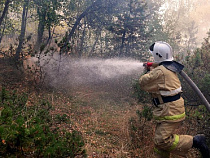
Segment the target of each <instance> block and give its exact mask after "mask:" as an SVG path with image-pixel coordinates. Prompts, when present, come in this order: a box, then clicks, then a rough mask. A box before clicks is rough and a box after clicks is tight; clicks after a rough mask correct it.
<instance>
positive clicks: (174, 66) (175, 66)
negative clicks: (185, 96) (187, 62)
mask: <svg viewBox="0 0 210 158" xmlns="http://www.w3.org/2000/svg"><path fill="white" fill-rule="evenodd" d="M161 64H162V65H163V66H164V67H166V68H167V69H169V70H171V71H173V72H178V73H179V74H180V75H181V76H182V77H183V78H184V80H185V81H186V82H187V83H188V84H189V85H190V86H191V88H192V89H193V90H194V92H195V93H196V94H197V95H198V97H199V98H200V99H201V101H202V102H203V104H204V105H205V107H206V109H207V110H208V111H209V112H210V104H209V102H208V100H207V99H206V98H205V96H204V95H203V93H202V92H201V91H200V89H199V88H198V87H197V85H196V84H195V83H194V82H193V81H192V80H191V79H190V77H189V76H188V75H187V74H186V73H185V72H184V71H183V68H184V66H183V65H182V64H180V63H178V62H176V61H170V62H163V63H161ZM152 65H153V63H152V62H147V63H144V64H143V66H144V67H146V69H147V70H149V69H150V67H151V66H152Z"/></svg>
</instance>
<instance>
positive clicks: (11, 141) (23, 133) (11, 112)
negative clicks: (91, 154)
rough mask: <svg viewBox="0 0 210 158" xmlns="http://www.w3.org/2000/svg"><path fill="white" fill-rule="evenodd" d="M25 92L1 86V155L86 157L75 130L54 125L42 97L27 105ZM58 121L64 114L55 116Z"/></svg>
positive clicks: (81, 141) (47, 106) (81, 140)
mask: <svg viewBox="0 0 210 158" xmlns="http://www.w3.org/2000/svg"><path fill="white" fill-rule="evenodd" d="M27 101H28V96H27V94H20V95H18V94H17V93H16V92H9V91H7V90H5V89H4V88H3V89H2V91H1V92H0V107H1V109H3V110H1V116H0V155H1V156H3V157H26V156H30V157H75V156H77V155H80V157H86V152H85V150H84V141H83V139H82V136H81V134H80V133H79V132H78V131H75V130H72V132H71V133H70V132H67V131H65V130H63V131H60V130H59V128H56V127H54V126H53V118H52V116H51V115H50V110H52V106H51V104H50V103H49V102H48V101H46V100H42V101H40V102H39V104H37V105H34V106H27ZM57 117H58V118H59V123H61V122H62V121H67V117H66V115H63V116H57Z"/></svg>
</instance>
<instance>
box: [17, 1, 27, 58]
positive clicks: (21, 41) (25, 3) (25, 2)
mask: <svg viewBox="0 0 210 158" xmlns="http://www.w3.org/2000/svg"><path fill="white" fill-rule="evenodd" d="M28 4H29V0H25V1H24V5H23V13H22V24H21V33H20V36H19V45H18V48H17V50H16V54H15V60H16V61H18V60H19V58H20V52H21V50H22V46H23V42H24V38H25V32H26V21H27V14H28Z"/></svg>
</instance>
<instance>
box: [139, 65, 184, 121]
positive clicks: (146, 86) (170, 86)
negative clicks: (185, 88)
mask: <svg viewBox="0 0 210 158" xmlns="http://www.w3.org/2000/svg"><path fill="white" fill-rule="evenodd" d="M139 83H140V86H141V89H142V90H145V91H147V92H149V93H150V94H151V95H152V97H153V98H158V99H159V100H160V103H161V104H159V105H157V106H154V110H153V115H154V118H155V119H156V120H157V121H158V122H162V121H167V122H179V121H182V120H184V119H185V108H184V100H183V98H182V97H180V99H178V100H175V101H172V102H167V103H163V102H162V96H174V95H177V94H179V93H181V92H182V90H181V83H180V80H179V78H178V76H177V74H176V73H175V72H172V71H170V70H168V69H166V68H165V67H164V66H163V65H158V66H157V67H155V68H154V69H153V70H152V71H149V72H148V73H147V74H144V75H143V76H141V78H140V79H139Z"/></svg>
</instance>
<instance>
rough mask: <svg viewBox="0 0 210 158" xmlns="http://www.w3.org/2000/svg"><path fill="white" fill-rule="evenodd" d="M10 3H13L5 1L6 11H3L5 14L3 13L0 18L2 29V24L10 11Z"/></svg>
mask: <svg viewBox="0 0 210 158" xmlns="http://www.w3.org/2000/svg"><path fill="white" fill-rule="evenodd" d="M10 2H11V1H10V0H7V1H5V4H4V10H3V13H2V15H1V17H0V28H1V24H2V22H3V19H4V17H5V15H6V13H7V11H8V9H9V3H10Z"/></svg>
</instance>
